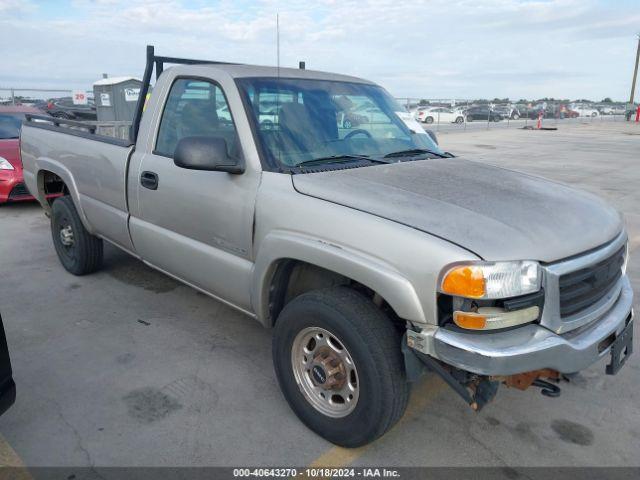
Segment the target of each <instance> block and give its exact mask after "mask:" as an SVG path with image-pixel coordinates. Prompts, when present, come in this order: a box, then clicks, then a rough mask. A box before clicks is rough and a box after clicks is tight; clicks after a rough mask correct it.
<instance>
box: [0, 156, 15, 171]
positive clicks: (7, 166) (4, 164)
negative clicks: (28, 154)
mask: <svg viewBox="0 0 640 480" xmlns="http://www.w3.org/2000/svg"><path fill="white" fill-rule="evenodd" d="M0 170H13V165H11V163H9V160H7V159H6V158H4V157H0Z"/></svg>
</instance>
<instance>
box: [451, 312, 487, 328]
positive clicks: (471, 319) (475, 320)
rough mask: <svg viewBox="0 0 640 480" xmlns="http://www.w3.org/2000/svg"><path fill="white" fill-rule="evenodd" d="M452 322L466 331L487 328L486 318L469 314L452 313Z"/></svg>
mask: <svg viewBox="0 0 640 480" xmlns="http://www.w3.org/2000/svg"><path fill="white" fill-rule="evenodd" d="M453 321H454V323H455V324H456V325H458V326H459V327H460V328H466V329H468V330H483V329H484V328H485V327H486V326H487V317H485V316H484V315H478V314H477V313H471V312H469V313H466V312H454V314H453Z"/></svg>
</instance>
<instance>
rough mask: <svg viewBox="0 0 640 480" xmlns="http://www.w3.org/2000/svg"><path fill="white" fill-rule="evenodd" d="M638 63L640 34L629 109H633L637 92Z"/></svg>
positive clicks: (639, 59)
mask: <svg viewBox="0 0 640 480" xmlns="http://www.w3.org/2000/svg"><path fill="white" fill-rule="evenodd" d="M638 62H640V34H638V49H637V51H636V66H635V68H634V69H633V81H632V82H631V96H630V97H629V108H632V107H633V97H634V95H635V92H636V79H637V78H638Z"/></svg>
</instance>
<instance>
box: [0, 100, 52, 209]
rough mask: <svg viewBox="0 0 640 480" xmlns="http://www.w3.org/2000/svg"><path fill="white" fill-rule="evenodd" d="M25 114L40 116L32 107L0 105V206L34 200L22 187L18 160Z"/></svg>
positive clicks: (20, 164)
mask: <svg viewBox="0 0 640 480" xmlns="http://www.w3.org/2000/svg"><path fill="white" fill-rule="evenodd" d="M27 113H33V114H36V115H42V112H41V111H40V110H38V109H36V108H33V107H24V106H19V105H15V106H2V105H0V204H2V203H6V202H18V201H23V200H34V198H33V197H32V196H31V195H30V194H29V192H28V191H27V188H26V187H25V185H24V180H23V178H22V161H21V160H20V127H21V125H22V120H23V119H24V116H25V114H27Z"/></svg>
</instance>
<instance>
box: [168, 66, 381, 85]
mask: <svg viewBox="0 0 640 480" xmlns="http://www.w3.org/2000/svg"><path fill="white" fill-rule="evenodd" d="M194 66H195V67H203V68H215V69H217V70H224V71H225V72H227V73H228V74H229V75H230V76H232V77H233V78H250V77H274V78H275V77H280V78H306V79H313V80H329V81H334V82H336V81H339V82H352V83H367V84H371V85H373V82H370V81H369V80H365V79H363V78H358V77H352V76H349V75H340V74H337V73H330V72H321V71H317V70H306V69H304V70H303V69H300V68H284V67H280V68H278V67H266V66H261V65H242V64H227V63H210V64H209V63H204V64H198V65H188V66H182V65H181V66H176V67H171V68H176V69H180V70H188V69H191V68H193V67H194Z"/></svg>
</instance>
